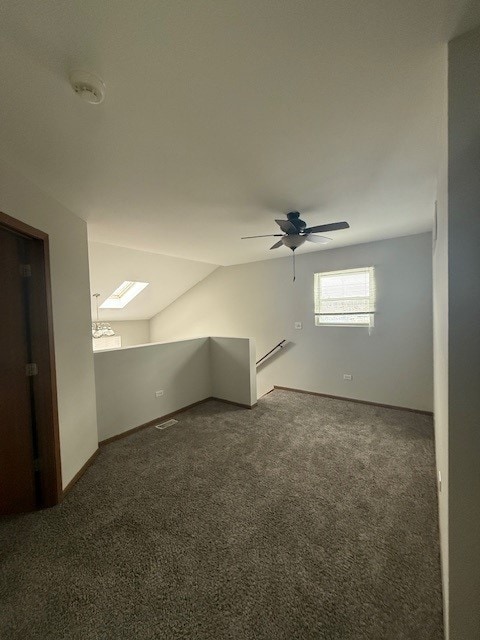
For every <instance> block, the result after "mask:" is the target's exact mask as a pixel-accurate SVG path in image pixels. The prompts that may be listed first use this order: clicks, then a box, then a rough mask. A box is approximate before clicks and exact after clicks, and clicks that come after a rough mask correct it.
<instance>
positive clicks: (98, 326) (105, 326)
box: [92, 293, 115, 338]
mask: <svg viewBox="0 0 480 640" xmlns="http://www.w3.org/2000/svg"><path fill="white" fill-rule="evenodd" d="M93 297H94V298H95V300H96V305H97V321H96V322H92V338H104V337H105V336H108V337H110V336H114V335H115V331H114V330H113V329H112V327H111V326H110V323H109V322H100V321H99V319H98V298H99V297H100V294H99V293H94V294H93Z"/></svg>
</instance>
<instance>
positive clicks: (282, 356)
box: [150, 234, 432, 410]
mask: <svg viewBox="0 0 480 640" xmlns="http://www.w3.org/2000/svg"><path fill="white" fill-rule="evenodd" d="M366 265H374V266H375V267H376V278H377V293H378V305H377V308H378V315H377V317H376V322H375V324H376V326H375V329H374V330H373V333H372V335H369V333H368V330H367V329H365V328H360V327H325V326H323V327H316V326H315V325H314V314H313V274H314V273H315V272H316V271H330V270H336V269H349V268H353V267H361V266H366ZM431 271H432V258H431V235H430V234H421V235H416V236H408V237H405V238H395V239H392V240H384V241H380V242H373V243H369V244H362V245H355V246H351V247H345V248H341V249H332V250H328V251H325V250H323V251H318V252H315V253H308V254H301V253H300V254H298V255H297V279H296V282H295V283H293V282H292V261H291V257H290V256H287V257H284V258H281V259H275V260H265V261H262V262H255V263H249V264H242V265H236V266H232V267H222V268H219V269H217V270H216V271H214V272H213V273H212V274H211V275H209V276H208V277H207V278H206V279H205V280H203V281H202V282H200V283H199V284H198V285H196V286H195V287H193V288H192V289H191V290H190V291H188V292H187V293H186V294H184V295H183V296H182V297H180V298H179V299H178V300H176V301H175V302H174V303H173V304H171V305H170V306H169V307H167V308H166V309H165V310H163V311H162V312H161V313H160V314H158V315H157V316H155V317H154V318H152V320H151V324H150V337H151V339H152V340H153V341H156V340H162V339H171V338H177V337H187V336H191V335H199V334H203V335H205V334H207V335H230V336H240V335H248V336H252V337H253V338H254V339H255V341H256V345H257V359H258V358H259V357H260V356H262V355H263V354H265V353H266V352H267V351H269V350H270V349H271V348H272V347H273V346H274V345H275V344H276V343H277V342H279V341H280V340H281V339H282V338H286V339H287V340H288V341H289V342H290V343H291V344H290V345H289V346H287V348H285V349H284V350H282V351H281V352H280V353H279V354H278V355H277V356H275V357H274V358H272V359H271V360H270V361H269V362H268V363H267V364H266V365H265V366H263V367H262V368H261V369H260V370H259V376H258V393H259V396H260V395H262V394H263V393H265V392H267V391H268V390H269V389H271V387H272V386H273V385H274V384H276V385H280V386H286V387H294V388H299V389H305V390H309V391H316V392H321V393H329V394H333V395H339V396H346V397H351V398H358V399H363V400H370V401H374V402H380V403H385V404H392V405H398V406H404V407H411V408H416V409H423V410H432V279H431ZM295 321H301V322H302V323H303V329H302V330H301V331H298V330H297V331H296V330H295V329H294V322H295ZM343 373H351V374H352V375H353V380H352V381H351V382H344V381H343Z"/></svg>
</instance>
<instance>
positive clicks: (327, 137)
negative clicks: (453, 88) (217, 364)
mask: <svg viewBox="0 0 480 640" xmlns="http://www.w3.org/2000/svg"><path fill="white" fill-rule="evenodd" d="M475 12H476V13H475ZM479 21H480V3H478V2H477V1H472V0H456V1H455V0H421V1H419V0H362V1H359V0H323V1H321V0H283V1H282V2H271V1H267V0H196V1H195V2H189V1H183V0H170V1H168V0H166V1H165V0H164V1H162V2H159V1H158V0H143V1H142V2H132V0H116V2H99V1H98V0H70V1H69V2H58V0H42V2H38V0H22V2H18V1H16V0H15V1H14V0H9V1H8V0H5V1H4V2H2V4H1V8H0V58H1V60H2V64H1V65H0V85H1V87H2V99H1V101H0V109H1V111H0V155H3V157H4V158H5V159H6V160H8V161H9V162H10V163H11V164H13V165H14V166H16V167H17V168H18V169H19V170H21V171H22V172H23V173H24V174H25V175H26V176H27V177H29V178H30V179H31V180H32V181H34V182H36V183H37V184H38V185H39V186H41V187H42V188H43V189H45V190H46V191H48V192H50V193H52V194H53V195H54V196H55V197H56V198H57V199H58V200H59V201H61V202H62V203H64V204H65V205H66V206H68V207H69V208H70V209H71V210H72V211H74V212H75V213H76V214H78V215H80V216H81V217H83V218H84V219H86V220H88V224H89V234H90V238H91V239H92V240H94V241H101V242H107V243H110V244H118V245H124V246H127V247H132V248H136V249H142V250H146V251H151V252H160V253H165V254H169V255H175V256H180V257H183V258H190V259H195V260H200V261H205V262H209V263H216V264H233V263H237V262H246V261H250V260H260V259H263V258H268V257H274V256H278V255H279V252H285V253H286V251H287V249H284V248H282V249H279V250H278V252H271V253H269V250H268V247H269V246H270V244H271V243H270V241H269V239H268V238H267V239H259V240H248V241H247V240H244V241H242V240H240V239H239V238H240V236H242V235H254V234H256V233H259V234H261V233H270V232H271V233H274V232H275V231H276V230H277V229H276V225H275V224H274V222H273V218H274V217H276V216H278V215H279V214H280V213H281V212H287V211H288V210H290V209H292V208H295V209H299V210H300V211H301V212H302V213H304V217H305V219H306V221H307V222H308V224H309V225H314V224H321V223H324V222H330V221H337V220H347V221H348V222H350V224H351V230H348V231H338V232H335V233H334V234H332V237H333V238H335V242H334V243H333V246H340V245H345V244H353V243H357V242H363V241H368V240H372V239H376V238H385V237H390V236H395V235H405V234H410V233H416V232H421V231H424V230H426V229H428V228H430V226H431V220H432V212H433V201H434V198H435V175H436V169H437V158H438V155H439V148H440V147H439V144H440V142H439V141H440V138H441V136H440V122H441V114H442V109H443V105H444V98H445V92H444V89H445V78H446V49H445V42H446V41H447V40H448V39H449V38H450V37H451V36H452V35H454V34H455V33H459V32H462V31H464V30H465V29H467V28H469V27H471V26H473V25H474V24H475V23H477V22H479ZM72 68H83V69H86V70H89V71H93V72H95V73H97V74H99V75H100V76H101V77H102V78H103V79H104V81H105V83H106V85H107V96H106V100H105V102H104V103H103V104H101V105H99V106H92V105H88V104H86V103H83V102H82V101H81V100H80V99H79V98H78V97H77V96H76V95H74V93H73V92H72V90H71V89H70V86H69V84H68V80H67V78H68V72H69V71H70V70H71V69H72ZM330 246H332V245H330ZM318 248H319V247H318V246H316V245H312V246H310V247H308V248H302V249H301V250H302V251H304V250H307V249H312V250H318ZM131 277H132V275H131V274H130V275H129V278H131ZM117 279H118V278H117Z"/></svg>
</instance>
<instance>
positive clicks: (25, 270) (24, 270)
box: [20, 264, 32, 278]
mask: <svg viewBox="0 0 480 640" xmlns="http://www.w3.org/2000/svg"><path fill="white" fill-rule="evenodd" d="M20 275H21V276H22V278H30V277H31V275H32V265H30V264H21V265H20Z"/></svg>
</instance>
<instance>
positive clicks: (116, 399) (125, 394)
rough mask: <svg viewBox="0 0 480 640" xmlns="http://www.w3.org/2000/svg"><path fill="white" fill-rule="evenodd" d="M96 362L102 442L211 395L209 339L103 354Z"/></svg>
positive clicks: (99, 432)
mask: <svg viewBox="0 0 480 640" xmlns="http://www.w3.org/2000/svg"><path fill="white" fill-rule="evenodd" d="M94 358H95V378H96V386H97V417H98V437H99V440H100V441H102V440H105V439H106V438H111V437H112V436H115V435H118V434H120V433H123V432H124V431H128V430H129V429H133V428H134V427H138V426H140V425H142V424H145V423H146V422H150V420H154V419H155V418H158V417H160V416H164V415H166V414H168V413H172V412H173V411H176V410H177V409H180V408H182V407H186V406H187V405H189V404H193V403H194V402H198V401H199V400H203V399H204V398H208V397H209V396H211V395H212V394H211V386H212V385H211V375H210V346H209V339H208V338H197V339H194V340H185V341H183V342H174V343H166V344H151V345H146V346H143V347H130V348H126V349H123V348H122V349H114V350H111V351H99V352H97V353H95V356H94ZM160 390H163V391H164V395H163V396H162V397H160V398H156V397H155V392H156V391H160Z"/></svg>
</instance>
